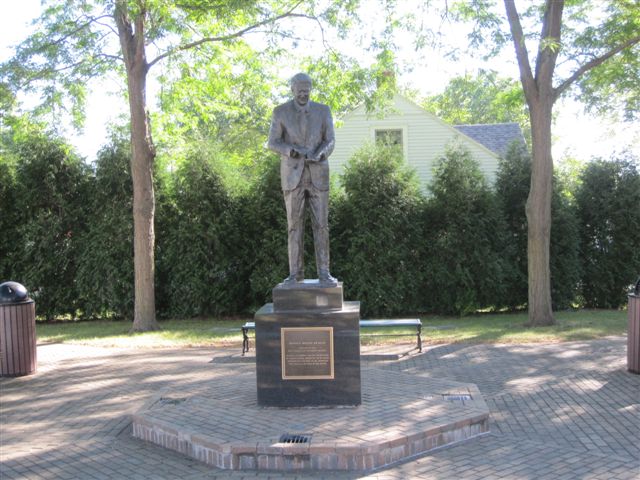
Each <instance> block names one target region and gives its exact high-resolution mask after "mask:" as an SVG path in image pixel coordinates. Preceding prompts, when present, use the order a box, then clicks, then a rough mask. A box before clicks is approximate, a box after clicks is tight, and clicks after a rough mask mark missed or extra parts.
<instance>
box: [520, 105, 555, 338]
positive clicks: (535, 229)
mask: <svg viewBox="0 0 640 480" xmlns="http://www.w3.org/2000/svg"><path fill="white" fill-rule="evenodd" d="M552 107H553V100H552V99H551V98H550V96H544V95H541V96H540V97H539V98H538V101H537V102H535V103H534V104H531V103H530V105H529V109H530V115H531V135H532V140H533V141H532V161H531V188H530V190H529V197H528V198H527V206H526V213H527V226H528V241H527V248H528V255H527V257H528V279H529V305H528V306H529V325H531V326H542V325H553V324H554V323H555V320H554V318H553V310H552V305H551V272H550V255H549V247H550V242H551V193H552V189H553V160H552V157H551V111H552Z"/></svg>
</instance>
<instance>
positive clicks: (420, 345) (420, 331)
mask: <svg viewBox="0 0 640 480" xmlns="http://www.w3.org/2000/svg"><path fill="white" fill-rule="evenodd" d="M418 351H419V352H420V353H422V326H420V325H418Z"/></svg>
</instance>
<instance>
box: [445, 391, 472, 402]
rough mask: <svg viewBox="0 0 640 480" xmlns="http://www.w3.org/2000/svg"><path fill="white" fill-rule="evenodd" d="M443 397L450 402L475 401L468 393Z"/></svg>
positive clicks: (448, 394) (447, 394)
mask: <svg viewBox="0 0 640 480" xmlns="http://www.w3.org/2000/svg"><path fill="white" fill-rule="evenodd" d="M442 397H443V398H444V399H445V400H448V401H450V402H462V403H464V402H467V401H469V400H473V397H472V396H471V395H470V394H468V393H443V394H442Z"/></svg>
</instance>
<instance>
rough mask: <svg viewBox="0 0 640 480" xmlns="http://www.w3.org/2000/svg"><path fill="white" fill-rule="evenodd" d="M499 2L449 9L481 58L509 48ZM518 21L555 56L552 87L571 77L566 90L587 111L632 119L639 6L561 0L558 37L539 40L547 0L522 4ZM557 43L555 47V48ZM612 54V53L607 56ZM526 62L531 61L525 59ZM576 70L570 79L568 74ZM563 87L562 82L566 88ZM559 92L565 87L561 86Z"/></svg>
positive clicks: (639, 50) (637, 95)
mask: <svg viewBox="0 0 640 480" xmlns="http://www.w3.org/2000/svg"><path fill="white" fill-rule="evenodd" d="M502 3H503V2H499V1H496V0H473V1H469V0H459V1H457V2H455V3H454V4H452V5H451V6H450V7H451V8H450V10H451V12H452V13H453V18H454V19H455V20H457V21H460V22H466V23H467V24H468V25H470V32H469V35H468V38H469V41H470V48H471V49H473V51H474V53H480V54H482V55H483V56H484V57H485V58H489V57H492V56H495V55H496V54H497V53H498V52H500V51H501V50H502V49H503V48H504V47H508V48H513V46H512V45H513V44H512V43H511V42H512V39H511V35H506V34H505V32H508V31H509V26H508V24H507V19H506V16H505V13H504V6H503V5H502ZM525 3H526V4H525V5H523V6H520V8H521V11H520V12H519V16H520V23H521V24H522V26H523V29H524V34H525V37H526V38H527V39H533V41H536V42H538V43H539V45H538V49H533V48H531V47H530V48H529V53H530V54H536V53H537V51H536V50H540V51H544V50H545V49H548V50H553V51H554V53H557V54H558V58H557V65H559V66H560V65H561V66H562V68H557V69H555V72H554V86H560V85H562V83H563V81H564V80H565V79H570V83H569V85H572V84H573V83H575V84H576V85H577V87H578V88H576V89H574V90H573V92H571V94H572V95H574V97H575V98H576V99H577V100H579V101H580V102H582V103H584V104H585V106H586V107H587V109H588V110H594V111H597V112H599V113H602V114H606V115H611V114H613V115H616V114H617V113H618V112H620V111H621V112H622V114H623V116H624V118H625V119H627V120H633V119H635V118H637V116H638V111H639V108H638V107H639V102H640V86H639V85H640V84H639V83H638V81H637V79H638V77H639V75H640V56H639V54H640V36H639V35H638V31H640V13H639V12H640V9H639V8H638V2H637V1H635V0H621V1H617V0H609V1H606V2H604V1H601V0H574V1H567V2H565V3H564V8H563V12H562V18H561V23H562V37H561V38H560V44H559V43H558V39H555V38H550V37H548V36H547V37H545V38H542V34H543V33H544V32H543V31H535V29H537V28H540V27H541V26H542V25H543V21H544V19H545V15H547V13H548V8H547V7H548V5H549V3H548V2H541V1H538V2H525ZM559 47H560V48H559ZM608 53H613V55H612V56H607V54H608ZM596 59H604V61H602V62H600V61H596ZM530 61H531V59H530ZM574 72H575V73H576V76H575V78H572V77H571V75H572V74H573V73H574ZM569 85H567V86H569ZM563 90H564V89H563Z"/></svg>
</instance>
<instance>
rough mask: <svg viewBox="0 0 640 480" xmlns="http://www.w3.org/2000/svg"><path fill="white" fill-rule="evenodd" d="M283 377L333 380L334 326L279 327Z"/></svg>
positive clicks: (287, 378) (284, 378)
mask: <svg viewBox="0 0 640 480" xmlns="http://www.w3.org/2000/svg"><path fill="white" fill-rule="evenodd" d="M280 341H281V343H282V379H283V380H333V379H334V371H333V327H291V328H281V329H280Z"/></svg>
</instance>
